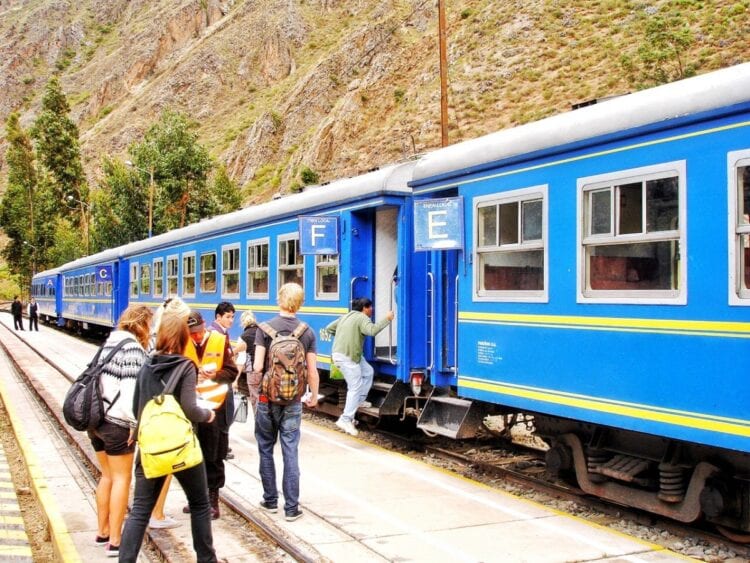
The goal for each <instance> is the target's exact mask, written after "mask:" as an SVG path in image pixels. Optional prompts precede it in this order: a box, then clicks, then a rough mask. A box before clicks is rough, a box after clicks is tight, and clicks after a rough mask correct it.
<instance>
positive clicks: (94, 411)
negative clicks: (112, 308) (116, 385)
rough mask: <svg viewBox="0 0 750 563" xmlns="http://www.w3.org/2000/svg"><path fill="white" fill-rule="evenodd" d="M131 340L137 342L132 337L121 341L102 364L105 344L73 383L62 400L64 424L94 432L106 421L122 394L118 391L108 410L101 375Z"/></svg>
mask: <svg viewBox="0 0 750 563" xmlns="http://www.w3.org/2000/svg"><path fill="white" fill-rule="evenodd" d="M130 341H133V342H135V341H134V340H133V339H132V338H126V339H125V340H121V341H120V342H118V343H117V345H116V346H115V347H114V348H113V349H112V351H111V352H109V354H107V356H106V357H105V358H104V361H103V362H101V363H99V356H101V354H102V350H104V344H102V345H101V347H100V348H99V350H98V351H97V352H96V355H95V356H94V358H93V359H92V360H91V361H90V362H89V364H88V366H86V369H85V370H83V372H82V373H81V375H79V376H78V378H77V379H76V380H75V381H74V382H73V385H71V387H70V389H68V392H67V393H66V394H65V400H64V401H63V417H64V418H65V422H67V423H68V424H69V425H70V426H72V427H73V428H75V429H76V430H95V429H96V428H99V426H101V424H102V423H103V422H104V417H105V415H106V414H107V413H108V412H109V409H111V408H112V406H113V405H114V404H115V403H116V402H117V399H119V398H120V393H119V392H118V393H117V395H115V398H114V399H113V400H112V402H111V403H110V404H109V406H108V407H107V408H105V407H104V403H105V401H104V398H103V397H102V389H101V386H100V385H99V376H100V375H101V372H102V368H104V366H106V365H107V364H108V363H109V362H110V360H111V359H112V358H113V357H114V355H115V354H116V353H117V352H118V351H119V350H120V348H122V347H123V346H124V345H125V344H126V343H127V342H130Z"/></svg>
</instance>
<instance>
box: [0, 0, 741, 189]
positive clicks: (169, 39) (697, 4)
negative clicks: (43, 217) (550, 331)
mask: <svg viewBox="0 0 750 563" xmlns="http://www.w3.org/2000/svg"><path fill="white" fill-rule="evenodd" d="M447 4H448V6H447V16H448V49H449V51H448V63H449V80H450V91H449V105H450V112H449V117H450V140H451V142H456V141H459V140H462V139H465V138H471V137H476V136H478V135H481V134H485V133H489V132H492V131H495V130H498V129H501V128H504V127H508V126H512V125H513V124H518V123H523V122H526V121H529V120H534V119H538V118H540V117H544V116H546V115H550V114H552V113H556V112H560V111H567V110H568V109H569V108H570V106H571V104H573V103H577V102H581V101H584V100H587V99H591V98H596V97H604V96H608V95H612V94H620V93H623V92H627V91H631V90H633V89H635V88H637V87H639V86H640V85H642V84H644V79H643V76H642V75H643V73H641V74H640V75H639V69H638V61H639V58H638V49H643V48H644V47H645V48H646V49H649V48H651V49H652V50H654V49H655V48H656V47H655V46H654V45H653V44H651V43H650V41H651V38H650V37H648V36H647V35H646V33H647V22H649V21H653V20H654V19H655V18H660V17H661V18H663V19H664V20H665V21H669V22H671V23H670V24H669V25H671V26H672V27H673V28H674V29H677V28H679V27H680V26H683V27H688V28H689V29H690V30H691V32H692V36H691V37H692V40H691V43H690V44H689V45H688V47H687V48H686V51H685V52H684V53H682V54H681V55H679V56H677V55H672V56H671V57H670V56H668V57H667V59H666V62H665V63H664V64H665V67H666V68H667V71H668V72H670V73H678V72H679V69H680V68H682V69H683V71H684V69H685V68H689V67H690V66H691V65H692V66H693V67H694V68H695V70H696V71H697V72H705V71H708V70H712V69H715V68H719V67H723V66H729V65H732V64H737V63H739V62H743V61H746V60H749V59H750V44H748V43H747V41H746V39H745V38H746V37H747V32H748V30H750V15H749V14H750V6H749V5H748V4H749V3H748V1H747V0H740V1H739V2H737V1H736V0H735V1H725V0H716V1H714V2H701V1H699V0H694V1H689V2H686V1H685V0H680V1H678V0H653V1H641V2H634V1H629V0H608V1H606V2H602V1H600V0H596V1H595V0H464V1H463V2H462V3H460V5H458V4H456V3H452V2H448V3H447ZM436 27H437V3H436V1H435V0H244V1H243V0H181V1H175V0H0V91H2V92H3V95H2V96H0V119H2V120H3V121H4V120H5V118H6V117H7V115H8V114H9V113H10V112H11V111H13V110H15V109H19V110H21V112H22V114H23V122H24V123H25V124H26V125H28V124H30V122H31V121H32V120H33V118H34V115H35V113H36V110H37V109H38V106H39V101H40V98H41V93H42V91H43V88H44V85H45V83H46V81H47V79H48V78H49V76H50V75H51V74H52V73H54V72H57V73H60V75H61V77H62V84H63V87H64V89H65V91H66V93H67V95H68V99H69V102H70V103H71V107H72V116H73V118H74V119H75V120H76V121H77V122H78V124H79V127H80V130H81V143H82V150H83V152H84V165H85V167H86V171H87V174H88V175H89V176H90V177H91V178H92V179H95V178H96V177H97V176H98V175H99V173H100V172H99V162H100V161H101V156H102V155H103V154H111V155H113V156H123V155H124V151H125V149H126V148H127V146H128V144H130V143H131V142H133V141H137V140H139V139H140V138H141V136H142V134H143V132H144V131H145V130H146V129H147V128H148V127H149V126H150V125H151V124H152V123H153V122H154V120H155V119H157V118H158V115H159V113H160V112H161V110H162V109H163V108H166V107H170V108H173V109H177V110H179V111H182V112H184V113H186V114H188V115H189V116H191V117H192V118H193V119H195V120H196V121H197V122H198V123H199V130H198V131H199V135H200V138H201V141H202V142H203V143H204V144H205V145H206V146H208V147H209V149H210V151H211V153H212V154H213V155H214V157H215V158H216V159H217V160H218V161H221V162H224V163H225V164H227V168H228V170H229V172H230V174H231V176H232V177H233V178H234V179H235V180H237V181H238V182H239V183H240V185H242V186H243V187H244V189H245V196H246V198H247V199H248V200H252V199H257V198H263V197H265V196H267V195H268V193H269V192H270V191H276V190H277V189H279V188H280V189H282V190H284V189H288V188H289V187H290V186H291V185H293V184H294V183H295V182H297V181H298V175H299V171H300V169H301V168H302V167H304V166H308V167H310V168H311V169H313V170H315V171H317V172H318V173H319V174H320V177H321V180H322V181H326V180H331V179H334V178H337V177H341V176H347V175H352V174H355V173H357V172H361V171H363V170H367V169H370V168H373V167H375V166H378V165H382V164H385V163H388V162H392V161H395V160H399V159H402V158H405V157H408V156H411V155H413V154H415V153H420V152H424V151H426V150H429V149H431V148H435V147H437V146H438V145H439V143H440V123H439V119H440V108H439V99H440V91H439V74H438V67H439V61H438V50H437V29H436ZM3 133H4V131H3V132H2V133H0V137H1V136H2V134H3ZM0 149H3V147H2V146H1V143H0ZM3 152H4V151H3ZM1 159H2V157H1V156H0V165H2V160H1ZM0 175H2V171H1V170H0ZM0 185H2V181H1V180H0Z"/></svg>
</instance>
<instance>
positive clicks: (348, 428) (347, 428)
mask: <svg viewBox="0 0 750 563" xmlns="http://www.w3.org/2000/svg"><path fill="white" fill-rule="evenodd" d="M336 426H338V427H339V428H340V429H341V430H343V431H344V432H346V433H347V434H349V435H350V436H356V435H357V434H359V432H358V431H357V429H356V428H354V425H353V424H352V423H351V422H349V421H348V420H341V419H340V418H339V419H338V420H337V421H336Z"/></svg>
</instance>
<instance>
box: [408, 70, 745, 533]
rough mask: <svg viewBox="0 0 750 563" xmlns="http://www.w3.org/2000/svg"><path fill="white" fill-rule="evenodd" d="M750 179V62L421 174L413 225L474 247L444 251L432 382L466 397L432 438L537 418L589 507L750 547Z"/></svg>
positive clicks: (526, 131) (510, 135) (432, 159)
mask: <svg viewBox="0 0 750 563" xmlns="http://www.w3.org/2000/svg"><path fill="white" fill-rule="evenodd" d="M749 171H750V65H748V64H746V65H740V66H736V67H733V68H729V69H725V70H721V71H718V72H714V73H711V74H707V75H703V76H699V77H695V78H691V79H688V80H683V81H681V82H677V83H673V84H669V85H665V86H661V87H658V88H654V89H652V90H648V91H643V92H638V93H635V94H631V95H628V96H624V97H621V98H617V99H613V100H609V101H606V102H604V103H601V104H596V105H591V106H588V107H584V108H582V109H579V110H576V111H573V112H570V113H566V114H562V115H558V116H555V117H551V118H549V119H545V120H542V121H539V122H536V123H531V124H528V125H524V126H521V127H517V128H514V129H512V130H508V131H502V132H499V133H496V134H493V135H488V136H486V137H482V138H479V139H476V140H472V141H468V142H465V143H461V144H458V145H455V146H452V147H448V148H445V149H442V150H439V151H436V152H434V153H432V154H430V155H427V156H426V157H424V158H423V159H421V160H420V161H419V162H418V164H417V166H416V168H415V172H414V179H413V180H412V182H411V184H410V185H411V186H412V187H413V188H414V194H415V199H416V200H417V201H415V207H417V206H419V205H424V203H425V202H432V205H433V207H435V206H438V205H442V207H441V208H440V209H442V210H443V213H444V214H445V218H444V219H443V220H442V221H440V222H438V223H437V226H438V227H440V226H441V225H445V224H451V223H453V222H456V223H460V224H461V225H462V231H461V233H460V234H461V235H462V236H463V238H464V239H465V244H463V245H462V246H461V245H456V246H455V247H454V248H452V249H448V250H440V249H431V250H429V257H428V262H429V266H428V277H429V279H428V280H427V281H426V282H425V287H426V288H428V289H429V288H430V287H432V286H433V285H434V286H435V291H436V292H437V295H436V296H435V297H434V298H432V299H431V303H434V305H433V314H434V317H435V326H438V327H444V328H443V330H436V331H435V339H434V343H433V344H434V348H435V349H434V351H433V352H432V355H433V356H434V357H435V358H436V359H437V362H436V364H435V366H434V369H433V370H431V371H430V372H429V373H428V376H429V378H430V380H431V382H434V383H435V384H436V385H440V384H446V383H448V384H450V385H451V386H452V387H453V389H454V391H455V394H456V395H457V396H458V397H459V398H458V399H457V398H456V397H449V398H448V399H441V397H440V395H439V394H437V395H436V397H435V400H434V401H430V402H429V403H428V404H427V405H426V406H425V408H424V409H423V411H422V417H421V418H420V424H421V425H423V426H425V427H426V428H429V429H430V430H432V431H436V430H439V428H438V427H439V425H436V423H435V421H436V420H438V421H439V420H450V419H455V418H457V417H456V416H455V415H448V414H446V413H449V412H450V411H451V410H455V409H468V408H469V406H470V405H474V404H475V403H478V404H481V405H485V406H486V405H498V406H501V407H502V410H503V411H505V412H525V413H531V414H532V415H533V416H534V421H535V425H536V430H537V432H538V433H539V434H540V435H541V436H543V437H544V438H545V439H547V441H548V442H549V443H550V444H551V445H552V448H551V449H550V452H549V453H548V461H549V463H550V465H551V466H553V467H555V468H557V469H560V470H564V471H570V472H574V473H575V476H576V478H577V480H578V483H579V485H580V486H581V487H582V488H584V489H585V490H587V491H589V492H592V493H594V494H597V495H600V496H604V497H607V498H610V499H613V500H616V501H618V502H621V503H623V504H629V505H635V506H641V507H643V508H647V509H649V510H652V511H655V512H660V513H662V514H666V515H668V516H671V517H673V518H676V519H679V520H685V521H691V520H694V519H695V518H697V517H698V515H700V514H701V512H702V513H704V514H705V515H706V516H708V517H709V518H710V519H711V520H712V521H714V522H716V523H718V524H726V525H728V526H731V527H733V528H735V529H741V530H745V531H748V530H750V506H749V502H748V499H750V490H749V489H748V485H747V481H746V480H745V477H744V475H749V474H750V458H749V457H748V453H750V419H748V415H747V412H748V411H747V404H748V402H749V400H750V387H749V386H748V385H747V384H746V381H745V379H746V374H745V373H744V371H745V370H744V369H743V367H742V365H743V363H742V359H743V358H744V357H746V356H747V355H748V353H750V345H749V344H748V342H749V341H748V338H750V322H748V309H747V308H746V307H747V306H748V305H750V293H749V292H748V284H749V283H750V275H748V273H747V272H748V264H747V259H748V247H750V244H749V243H748V240H750V238H749V235H748V233H749V232H750V220H749V219H748V214H749V213H750V172H749ZM451 202H454V203H455V202H458V203H460V205H454V209H453V210H451V209H450V208H449V207H448V204H449V203H451ZM433 234H434V235H435V236H437V235H440V236H441V237H442V240H440V242H441V243H442V244H443V245H445V243H446V240H445V239H446V238H448V239H450V236H449V235H450V233H449V232H448V230H447V228H443V230H442V231H441V230H440V229H439V228H436V229H435V230H434V233H433ZM430 242H435V241H434V240H432V241H431V240H430V237H429V236H426V237H425V241H419V240H418V241H417V243H421V244H425V245H426V246H427V247H428V249H429V243H430ZM430 280H436V281H435V282H433V281H430ZM458 418H460V417H458ZM451 432H453V433H455V430H452V431H451Z"/></svg>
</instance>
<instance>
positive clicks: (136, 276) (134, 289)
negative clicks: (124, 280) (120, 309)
mask: <svg viewBox="0 0 750 563" xmlns="http://www.w3.org/2000/svg"><path fill="white" fill-rule="evenodd" d="M139 266H140V265H139V263H138V262H131V263H130V290H129V291H128V294H129V295H130V297H138V296H139V295H140V294H141V292H140V289H141V272H140V267H139Z"/></svg>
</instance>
